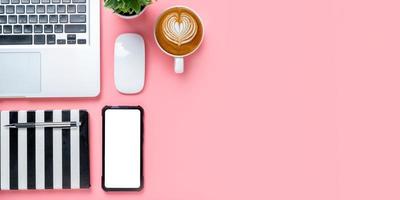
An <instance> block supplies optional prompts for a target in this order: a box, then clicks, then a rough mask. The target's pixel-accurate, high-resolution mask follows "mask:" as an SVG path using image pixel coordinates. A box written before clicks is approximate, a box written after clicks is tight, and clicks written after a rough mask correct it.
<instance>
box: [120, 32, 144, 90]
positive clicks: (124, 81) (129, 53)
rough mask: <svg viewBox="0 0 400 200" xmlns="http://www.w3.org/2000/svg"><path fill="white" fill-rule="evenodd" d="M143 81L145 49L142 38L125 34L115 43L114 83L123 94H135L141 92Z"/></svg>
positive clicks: (137, 35) (133, 34)
mask: <svg viewBox="0 0 400 200" xmlns="http://www.w3.org/2000/svg"><path fill="white" fill-rule="evenodd" d="M144 81H145V47H144V40H143V37H142V36H140V35H139V34H136V33H125V34H122V35H120V36H118V38H117V39H116V41H115V48H114V82H115V87H116V88H117V90H118V91H119V92H121V93H123V94H136V93H139V92H140V91H142V90H143V87H144Z"/></svg>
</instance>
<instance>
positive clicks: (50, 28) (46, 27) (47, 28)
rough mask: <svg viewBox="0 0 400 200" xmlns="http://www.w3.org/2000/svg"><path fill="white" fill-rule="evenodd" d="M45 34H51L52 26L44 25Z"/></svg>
mask: <svg viewBox="0 0 400 200" xmlns="http://www.w3.org/2000/svg"><path fill="white" fill-rule="evenodd" d="M44 32H45V33H53V25H44Z"/></svg>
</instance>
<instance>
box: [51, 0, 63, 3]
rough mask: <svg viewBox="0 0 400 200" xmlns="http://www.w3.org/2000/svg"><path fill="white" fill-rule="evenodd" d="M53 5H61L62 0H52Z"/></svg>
mask: <svg viewBox="0 0 400 200" xmlns="http://www.w3.org/2000/svg"><path fill="white" fill-rule="evenodd" d="M51 2H52V3H61V0H52V1H51Z"/></svg>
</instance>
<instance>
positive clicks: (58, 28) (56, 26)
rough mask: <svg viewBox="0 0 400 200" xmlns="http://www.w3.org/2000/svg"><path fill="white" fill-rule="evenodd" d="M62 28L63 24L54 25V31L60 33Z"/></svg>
mask: <svg viewBox="0 0 400 200" xmlns="http://www.w3.org/2000/svg"><path fill="white" fill-rule="evenodd" d="M63 30H64V26H63V25H54V33H62V32H63Z"/></svg>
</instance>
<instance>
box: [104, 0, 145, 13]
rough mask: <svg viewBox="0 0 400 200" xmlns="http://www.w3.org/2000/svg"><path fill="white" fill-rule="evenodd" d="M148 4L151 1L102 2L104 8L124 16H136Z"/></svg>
mask: <svg viewBox="0 0 400 200" xmlns="http://www.w3.org/2000/svg"><path fill="white" fill-rule="evenodd" d="M149 4H151V0H104V6H105V7H107V8H110V9H113V10H114V12H117V13H119V14H125V15H134V14H138V13H140V11H142V9H143V8H144V7H145V6H147V5H149Z"/></svg>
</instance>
